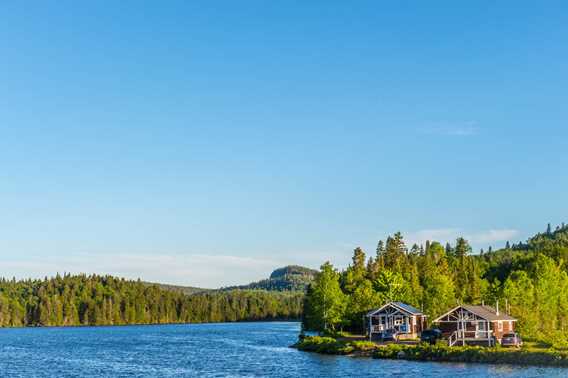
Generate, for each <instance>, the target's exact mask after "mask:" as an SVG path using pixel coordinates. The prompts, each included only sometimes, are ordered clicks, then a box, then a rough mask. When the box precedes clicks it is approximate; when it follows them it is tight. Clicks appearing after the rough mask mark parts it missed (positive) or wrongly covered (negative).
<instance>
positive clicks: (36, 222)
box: [0, 1, 568, 287]
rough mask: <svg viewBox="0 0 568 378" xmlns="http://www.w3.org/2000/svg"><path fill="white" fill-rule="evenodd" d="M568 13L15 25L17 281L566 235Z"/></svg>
mask: <svg viewBox="0 0 568 378" xmlns="http://www.w3.org/2000/svg"><path fill="white" fill-rule="evenodd" d="M567 8H568V6H567V5H565V3H563V2H546V3H541V4H531V3H523V2H520V3H519V2H499V3H497V4H495V3H493V2H476V3H475V4H469V5H466V4H457V3H454V2H435V3H434V4H431V3H428V4H426V3H424V2H405V3H397V4H388V5H387V4H382V5H381V4H378V3H376V2H357V3H355V4H351V3H350V4H347V3H343V2H310V3H309V4H304V3H298V4H292V3H286V4H285V3H281V4H276V3H271V4H270V5H267V4H265V3H263V2H257V1H252V2H244V3H243V2H239V3H238V4H237V3H235V2H215V4H205V3H201V4H197V3H194V4H189V3H188V2H168V3H167V5H160V4H158V3H155V4H154V5H149V4H143V5H142V4H140V3H138V2H121V3H120V4H118V3H114V2H97V3H96V4H94V3H93V4H76V3H73V2H42V3H41V4H36V5H34V6H33V7H30V6H24V5H20V4H18V3H12V4H2V5H1V6H0V33H1V34H0V35H2V41H3V43H2V44H0V56H2V59H1V60H0V82H1V83H2V86H0V100H1V101H0V168H1V170H0V172H2V176H1V177H2V179H1V185H0V274H1V275H3V276H5V277H12V276H16V277H19V278H21V277H38V278H39V277H43V276H44V275H48V276H52V275H55V274H56V273H57V272H60V273H63V272H72V273H78V272H87V273H100V274H115V275H118V276H123V277H127V278H138V277H140V278H141V279H143V280H147V281H155V282H164V283H173V284H183V285H192V286H202V287H219V286H226V285H233V284H244V283H247V282H250V281H253V280H258V279H262V278H265V277H267V276H268V274H269V273H270V272H271V271H272V270H273V269H275V268H277V267H280V266H283V265H287V264H299V265H305V266H309V267H312V268H317V267H318V266H319V265H320V264H321V263H322V262H324V261H325V260H330V261H331V262H333V263H334V264H336V265H337V266H339V267H344V266H346V265H347V264H348V263H349V260H350V257H351V254H352V250H353V248H355V247H356V246H362V247H363V248H364V249H365V250H366V251H367V253H369V254H374V250H375V246H376V243H377V241H378V240H379V239H384V238H386V236H387V235H388V234H392V233H394V232H396V231H401V232H403V234H404V235H405V237H406V240H407V243H408V244H409V245H410V244H412V243H413V242H418V243H420V242H423V241H425V240H427V239H434V240H440V241H442V242H446V241H453V240H455V238H456V237H458V236H460V235H462V236H465V237H466V238H467V239H468V240H469V241H470V242H471V244H472V245H473V246H474V249H475V251H478V250H479V248H487V247H488V246H490V245H492V246H493V247H500V246H503V245H504V244H505V242H506V241H507V240H510V241H511V242H516V241H521V240H525V239H526V238H528V237H529V236H530V235H532V234H534V233H536V232H539V231H543V230H544V229H545V227H546V224H547V223H548V222H550V223H552V224H553V225H556V224H559V223H561V222H563V221H567V220H568V216H566V215H567V214H568V211H567V210H568V201H566V187H567V186H568V185H567V184H568V175H567V174H566V173H565V167H566V166H567V163H568V155H567V154H566V147H567V144H568V143H567V142H566V140H567V137H568V130H567V128H566V121H567V120H568V107H566V94H565V88H567V85H566V84H568V83H567V81H568V80H567V78H568V75H567V74H568V66H567V65H566V61H567V58H568V48H567V47H566V43H565V41H566V40H567V39H568V16H567V15H568V12H567V10H568V9H567Z"/></svg>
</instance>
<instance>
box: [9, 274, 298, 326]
mask: <svg viewBox="0 0 568 378" xmlns="http://www.w3.org/2000/svg"><path fill="white" fill-rule="evenodd" d="M302 298H303V293H278V292H266V291H254V290H248V291H243V290H233V291H226V292H225V291H224V292H221V291H219V292H203V293H197V294H194V295H186V294H184V293H182V292H180V291H177V290H164V289H161V288H160V287H159V286H157V285H148V284H147V283H143V282H141V281H129V280H124V279H119V278H115V277H112V276H97V275H92V276H86V275H74V276H72V275H65V276H59V275H58V276H56V277H54V278H51V279H47V278H46V279H44V280H25V281H16V280H5V279H2V280H0V326H71V325H112V324H150V323H151V324H161V323H199V322H222V321H241V320H274V319H299V318H300V316H301V312H302Z"/></svg>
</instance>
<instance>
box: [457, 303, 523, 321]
mask: <svg viewBox="0 0 568 378" xmlns="http://www.w3.org/2000/svg"><path fill="white" fill-rule="evenodd" d="M462 307H463V308H465V309H466V310H468V311H470V312H473V313H474V314H476V315H478V316H480V317H482V318H483V319H486V320H491V321H492V320H517V319H515V318H513V317H512V316H510V315H507V314H505V313H504V312H501V311H500V312H499V315H497V311H495V309H494V308H493V307H491V306H473V305H462Z"/></svg>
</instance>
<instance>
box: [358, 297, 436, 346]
mask: <svg viewBox="0 0 568 378" xmlns="http://www.w3.org/2000/svg"><path fill="white" fill-rule="evenodd" d="M366 317H367V332H368V335H369V340H372V339H373V335H378V334H380V333H381V332H382V331H386V330H388V329H395V330H396V331H397V332H398V337H399V339H414V338H417V337H418V336H419V335H420V333H421V332H422V330H423V329H424V327H425V325H426V315H424V314H423V313H422V312H421V311H420V310H418V309H416V308H414V307H412V306H411V305H408V304H406V303H402V302H389V303H387V304H385V305H384V306H382V307H379V308H377V309H374V310H371V311H369V312H367V315H366Z"/></svg>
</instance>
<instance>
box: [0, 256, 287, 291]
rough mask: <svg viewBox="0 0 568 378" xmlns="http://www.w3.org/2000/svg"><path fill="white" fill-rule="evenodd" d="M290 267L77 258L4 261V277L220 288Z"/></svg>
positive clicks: (213, 260)
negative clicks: (87, 277)
mask: <svg viewBox="0 0 568 378" xmlns="http://www.w3.org/2000/svg"><path fill="white" fill-rule="evenodd" d="M284 265H286V263H285V262H283V261H279V260H274V259H263V258H255V257H241V256H230V255H205V254H191V255H167V254H112V255H110V254H89V253H87V254H77V255H75V256H73V257H65V258H64V259H63V258H57V257H54V256H51V257H35V258H34V259H33V261H32V260H30V259H29V258H27V259H9V258H0V275H2V276H7V277H12V276H15V277H17V278H28V277H30V278H37V277H43V276H53V275H55V274H56V273H58V272H59V273H63V272H69V273H87V274H91V273H96V274H112V275H116V276H120V277H126V278H131V279H137V278H140V279H142V280H144V281H151V282H162V283H171V284H178V285H188V286H199V287H208V288H216V287H219V286H229V285H236V284H245V283H249V282H252V281H256V280H259V279H262V278H266V277H267V276H268V275H269V274H270V272H271V271H272V270H274V269H275V268H278V267H281V266H284Z"/></svg>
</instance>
